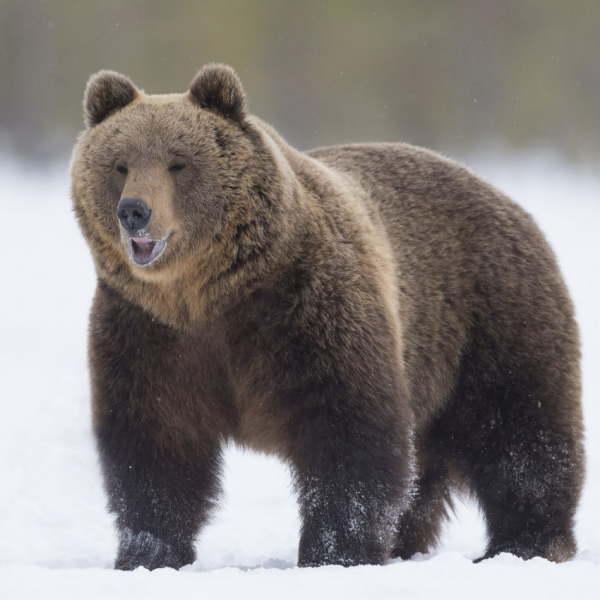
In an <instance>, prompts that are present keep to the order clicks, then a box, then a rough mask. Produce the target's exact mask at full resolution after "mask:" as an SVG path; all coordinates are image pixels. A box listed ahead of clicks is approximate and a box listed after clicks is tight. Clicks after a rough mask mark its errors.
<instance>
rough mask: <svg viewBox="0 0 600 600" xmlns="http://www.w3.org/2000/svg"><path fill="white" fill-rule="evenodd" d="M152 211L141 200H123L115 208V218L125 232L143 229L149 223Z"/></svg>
mask: <svg viewBox="0 0 600 600" xmlns="http://www.w3.org/2000/svg"><path fill="white" fill-rule="evenodd" d="M151 214H152V210H151V209H150V208H148V205H147V204H146V203H145V202H144V201H143V200H142V199H141V198H123V199H122V200H121V201H120V202H119V205H118V206H117V217H119V221H120V222H121V225H123V227H124V228H125V229H127V231H131V232H133V231H139V230H140V229H144V227H146V225H148V222H149V221H150V215H151Z"/></svg>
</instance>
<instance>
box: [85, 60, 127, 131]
mask: <svg viewBox="0 0 600 600" xmlns="http://www.w3.org/2000/svg"><path fill="white" fill-rule="evenodd" d="M137 96H138V89H137V88H136V87H135V85H134V84H133V82H132V81H131V79H129V77H125V75H121V74H120V73H115V72H114V71H99V72H98V73H96V74H95V75H92V76H91V77H90V80H89V81H88V84H87V87H86V88H85V94H84V98H83V114H84V119H85V124H86V125H87V126H88V127H94V125H98V123H101V122H102V121H104V119H106V117H108V116H110V115H112V114H113V113H114V112H115V111H117V110H119V108H123V107H124V106H127V105H128V104H131V102H133V101H134V100H135V99H136V98H137Z"/></svg>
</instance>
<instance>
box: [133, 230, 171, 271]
mask: <svg viewBox="0 0 600 600" xmlns="http://www.w3.org/2000/svg"><path fill="white" fill-rule="evenodd" d="M166 245H167V238H164V239H162V240H150V239H148V238H139V237H132V238H130V239H129V256H131V259H132V260H133V262H134V263H136V264H137V265H140V266H141V267H145V266H147V265H149V264H150V263H151V262H154V261H155V260H156V259H157V258H158V256H159V255H160V253H161V252H162V251H163V250H164V249H165V246H166Z"/></svg>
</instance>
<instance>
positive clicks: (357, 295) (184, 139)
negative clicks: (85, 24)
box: [72, 65, 583, 569]
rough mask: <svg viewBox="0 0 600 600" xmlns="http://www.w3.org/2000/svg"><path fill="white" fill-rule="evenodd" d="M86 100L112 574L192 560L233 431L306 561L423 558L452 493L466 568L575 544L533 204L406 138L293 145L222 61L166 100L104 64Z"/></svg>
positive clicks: (545, 264) (83, 172) (573, 441)
mask: <svg viewBox="0 0 600 600" xmlns="http://www.w3.org/2000/svg"><path fill="white" fill-rule="evenodd" d="M84 108H85V119H86V125H87V128H86V130H85V131H84V132H83V134H82V135H81V137H80V138H79V141H78V143H77V146H76V148H75V151H74V154H73V161H72V196H73V201H74V208H75V213H76V215H77V219H78V221H79V224H80V226H81V229H82V232H83V234H84V236H85V238H86V240H87V242H88V243H89V245H90V248H91V250H92V255H93V257H94V261H95V266H96V270H97V274H98V288H97V292H96V297H95V300H94V304H93V308H92V314H91V322H90V342H89V354H90V369H91V379H92V402H93V419H94V431H95V435H96V439H97V445H98V451H99V454H100V459H101V463H102V468H103V474H104V480H105V487H106V491H107V494H108V498H109V508H110V510H111V511H112V512H113V513H114V515H115V517H116V524H117V528H118V531H119V540H120V545H119V551H118V557H117V561H116V566H117V568H122V569H133V568H135V567H137V566H140V565H142V566H145V567H148V568H156V567H162V566H171V567H180V566H182V565H184V564H187V563H190V562H192V561H193V560H194V548H193V544H194V541H195V538H196V536H197V535H198V533H199V531H200V530H201V528H202V526H203V525H204V524H205V523H206V522H207V520H208V518H209V516H210V513H211V509H212V508H213V507H214V505H215V503H216V501H217V500H218V496H219V491H220V487H219V476H220V467H221V450H222V448H223V445H224V444H225V443H227V442H228V441H231V440H233V441H235V442H236V443H238V444H241V445H243V446H246V447H248V448H252V449H255V450H258V451H263V452H269V453H274V454H276V455H277V456H279V457H280V458H281V459H282V460H284V461H285V462H286V463H287V464H288V465H289V466H290V469H291V471H292V473H293V476H294V482H295V487H296V490H297V495H298V501H299V504H300V512H301V517H302V531H301V536H300V548H299V564H300V565H303V566H306V565H323V564H342V565H355V564H365V563H366V564H379V563H382V562H384V561H385V560H386V559H388V558H389V557H390V556H399V557H403V558H409V557H410V556H412V555H413V554H414V553H415V552H426V551H427V550H428V549H430V548H432V546H433V545H434V544H435V542H436V541H437V537H438V534H439V531H440V526H441V523H442V521H443V518H444V517H445V515H446V508H447V507H448V505H449V503H450V500H451V498H450V494H451V492H452V490H453V489H460V490H463V491H467V492H469V493H471V494H473V496H474V497H475V498H476V499H477V500H478V502H479V505H480V506H481V509H482V512H483V514H484V516H485V519H486V524H487V528H488V536H489V544H488V549H487V552H486V554H485V556H484V557H490V556H494V555H495V554H498V553H499V552H512V553H514V554H516V555H518V556H521V557H523V558H531V557H533V556H542V557H546V558H548V559H550V560H555V561H563V560H567V559H569V558H571V557H572V556H573V555H574V553H575V551H576V544H575V540H574V537H573V518H574V514H575V510H576V507H577V502H578V498H579V494H580V489H581V484H582V477H583V451H582V418H581V406H580V375H579V342H578V333H577V327H576V324H575V320H574V316H573V307H572V304H571V301H570V300H569V296H568V293H567V290H566V289H565V285H564V283H563V281H562V278H561V276H560V273H559V271H558V268H557V265H556V260H555V258H554V256H553V253H552V251H551V250H550V248H549V247H548V245H547V243H546V241H545V239H544V237H543V236H542V234H541V233H540V231H539V230H538V228H537V227H536V225H535V224H534V222H533V221H532V219H531V218H530V217H529V215H528V214H526V213H525V212H524V211H523V210H522V209H520V208H519V207H518V206H516V205H515V204H514V203H513V202H511V201H510V200H509V199H507V198H506V197H505V196H503V195H502V194H500V193H499V192H498V191H496V190H495V189H493V188H492V187H490V186H489V185H487V184H486V183H484V182H483V181H481V180H480V179H478V178H477V177H476V176H475V175H473V174H472V173H471V172H470V171H469V170H467V169H466V168H464V167H462V166H459V165H457V164H455V163H454V162H451V161H449V160H447V159H445V158H442V157H440V156H439V155H437V154H434V153H432V152H429V151H427V150H423V149H419V148H415V147H412V146H409V145H406V144H367V145H349V146H340V147H334V148H322V149H318V150H314V151H312V152H308V153H301V152H298V151H296V150H294V149H293V148H291V147H290V146H289V145H288V144H286V143H285V141H283V140H282V138H281V137H280V136H279V135H278V134H277V133H276V132H275V131H274V130H273V129H272V128H271V127H270V126H268V125H266V124H265V123H263V122H262V121H260V120H259V119H257V118H256V117H254V116H251V115H250V114H249V113H248V111H247V108H246V101H245V96H244V92H243V90H242V87H241V84H240V82H239V80H238V78H237V76H236V75H235V73H234V72H233V71H232V70H231V69H230V68H228V67H225V66H222V65H211V66H208V67H205V68H204V69H202V70H201V71H200V72H199V73H198V75H197V76H196V78H195V79H194V81H193V83H192V86H191V88H190V91H189V92H187V93H185V94H174V95H167V96H149V95H146V94H144V93H143V92H142V91H140V90H138V89H137V88H136V87H135V86H134V84H133V83H132V82H131V81H130V80H129V79H128V78H126V77H124V76H123V75H119V74H117V73H113V72H108V71H104V72H100V73H98V74H97V75H95V76H94V77H92V79H91V80H90V82H89V84H88V87H87V90H86V94H85V100H84Z"/></svg>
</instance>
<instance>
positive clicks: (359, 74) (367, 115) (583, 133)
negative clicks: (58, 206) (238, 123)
mask: <svg viewBox="0 0 600 600" xmlns="http://www.w3.org/2000/svg"><path fill="white" fill-rule="evenodd" d="M599 34H600V2H599V0H569V1H568V2H567V1H565V0H448V1H447V2H443V1H441V0H398V1H393V0H322V1H307V2H303V1H301V0H279V1H275V0H218V1H211V0H170V1H164V0H102V1H99V0H97V1H92V0H77V1H75V0H0V148H3V149H4V151H5V152H6V151H8V152H11V153H13V154H17V155H29V156H37V157H48V156H55V155H60V153H62V152H66V151H68V148H69V147H70V146H71V145H72V143H73V141H74V137H75V135H76V132H77V131H78V130H79V129H81V127H82V117H81V100H82V94H83V89H84V87H85V83H86V81H87V78H88V77H89V75H90V74H91V73H93V72H95V71H97V70H99V69H102V68H108V69H114V70H117V71H121V72H123V73H125V74H127V75H129V76H130V77H132V79H133V80H134V81H135V82H136V83H137V85H138V86H140V87H142V88H144V89H145V90H146V91H147V92H149V93H166V92H174V91H184V90H186V89H187V87H188V85H189V83H190V81H191V79H192V77H193V76H194V74H195V73H196V71H197V70H198V69H199V68H200V67H201V66H202V65H203V64H205V63H207V62H213V61H218V62H225V63H229V64H231V65H232V66H233V67H234V68H235V69H236V70H237V72H238V73H239V75H240V77H241V78H242V81H243V83H244V86H245V88H246V91H247V93H248V97H249V104H250V108H251V110H252V112H254V113H256V114H257V115H259V116H261V117H262V118H264V119H265V120H267V121H269V122H271V123H272V124H273V125H275V126H276V127H277V128H278V129H279V130H280V131H281V132H282V134H283V135H284V136H285V137H286V138H287V139H288V141H290V142H291V143H293V144H295V145H296V146H297V147H299V148H302V149H307V148H310V147H314V146H318V145H325V144H335V143H342V142H349V141H395V140H405V141H410V142H412V143H417V144H421V145H425V146H430V147H433V148H435V149H438V150H442V151H446V152H450V153H454V154H460V153H463V152H468V151H470V150H472V149H473V148H477V147H479V146H480V145H482V144H486V143H489V142H494V143H500V144H504V145H506V146H508V147H509V148H513V147H517V148H518V147H529V146H536V145H540V146H551V147H555V148H558V149H559V150H561V151H562V152H563V153H564V154H566V155H567V156H568V157H570V158H572V159H575V160H578V159H583V160H585V159H596V158H597V157H598V155H599V154H600V114H599V109H600V61H599V56H600V52H599V50H600V39H599Z"/></svg>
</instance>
